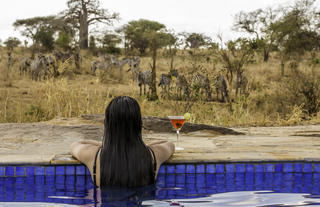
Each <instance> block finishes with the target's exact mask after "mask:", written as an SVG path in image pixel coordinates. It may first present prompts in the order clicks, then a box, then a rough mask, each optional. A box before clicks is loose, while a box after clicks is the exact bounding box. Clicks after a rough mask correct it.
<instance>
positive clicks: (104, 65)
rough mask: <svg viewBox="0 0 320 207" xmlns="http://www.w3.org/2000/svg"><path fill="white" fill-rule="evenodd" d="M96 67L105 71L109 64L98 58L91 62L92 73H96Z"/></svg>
mask: <svg viewBox="0 0 320 207" xmlns="http://www.w3.org/2000/svg"><path fill="white" fill-rule="evenodd" d="M97 69H100V70H103V71H106V70H108V69H110V64H109V63H108V62H101V61H99V60H94V61H92V62H91V72H92V73H93V75H95V74H96V70H97Z"/></svg>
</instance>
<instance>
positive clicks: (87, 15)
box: [62, 0, 119, 49]
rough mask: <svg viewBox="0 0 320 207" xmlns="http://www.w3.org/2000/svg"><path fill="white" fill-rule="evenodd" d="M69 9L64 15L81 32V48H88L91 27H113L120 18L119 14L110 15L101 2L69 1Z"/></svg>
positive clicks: (91, 0) (93, 0)
mask: <svg viewBox="0 0 320 207" xmlns="http://www.w3.org/2000/svg"><path fill="white" fill-rule="evenodd" d="M67 6H68V9H67V10H65V11H64V12H62V15H63V16H64V17H65V18H66V19H67V21H68V22H70V23H72V24H73V25H74V26H75V27H76V28H77V29H78V30H79V47H80V48H81V49H87V48H88V35H89V26H90V25H92V24H95V23H98V22H100V23H106V24H109V25H111V24H112V22H113V21H114V20H117V19H118V18H119V14H118V13H110V12H109V11H108V10H107V9H103V8H101V5H100V1H99V0H68V1H67Z"/></svg>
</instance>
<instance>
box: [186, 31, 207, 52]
mask: <svg viewBox="0 0 320 207" xmlns="http://www.w3.org/2000/svg"><path fill="white" fill-rule="evenodd" d="M184 36H185V41H186V47H188V48H191V49H193V48H200V47H202V46H208V45H209V44H210V43H211V39H210V38H209V37H207V36H205V35H204V34H199V33H191V34H189V33H186V34H184Z"/></svg>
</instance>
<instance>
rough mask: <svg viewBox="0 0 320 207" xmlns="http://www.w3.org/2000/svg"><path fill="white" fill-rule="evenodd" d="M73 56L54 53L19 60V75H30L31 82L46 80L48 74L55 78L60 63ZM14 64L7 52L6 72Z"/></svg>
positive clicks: (69, 53)
mask: <svg viewBox="0 0 320 207" xmlns="http://www.w3.org/2000/svg"><path fill="white" fill-rule="evenodd" d="M73 56H74V55H73V54H72V53H71V52H66V53H64V52H61V51H54V52H53V53H52V54H48V55H44V54H42V53H38V54H37V55H36V57H35V58H31V57H22V58H21V59H20V60H19V74H20V75H23V74H27V73H28V74H30V75H31V78H32V80H40V79H41V78H44V79H45V78H47V77H48V75H49V74H52V75H53V76H57V75H58V74H59V72H58V66H59V62H60V63H65V62H66V61H68V60H69V59H70V58H72V57H73ZM14 63H15V60H14V58H13V57H12V55H11V52H8V56H7V60H6V66H7V69H8V71H10V70H11V68H12V66H13V64H14Z"/></svg>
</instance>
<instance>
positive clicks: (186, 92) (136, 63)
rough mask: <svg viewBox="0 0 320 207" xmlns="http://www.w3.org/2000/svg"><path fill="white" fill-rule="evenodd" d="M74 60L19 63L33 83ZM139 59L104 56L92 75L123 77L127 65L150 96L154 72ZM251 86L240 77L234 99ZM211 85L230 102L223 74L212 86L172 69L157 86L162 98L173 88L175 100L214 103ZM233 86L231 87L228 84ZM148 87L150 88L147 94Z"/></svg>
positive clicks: (52, 57)
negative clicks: (116, 72)
mask: <svg viewBox="0 0 320 207" xmlns="http://www.w3.org/2000/svg"><path fill="white" fill-rule="evenodd" d="M70 59H72V60H73V59H74V61H75V63H76V62H77V60H78V61H79V56H76V55H75V54H72V52H61V51H54V52H53V53H52V54H48V55H44V54H42V53H38V54H37V55H36V57H35V58H33V59H31V58H29V57H23V58H21V59H20V61H19V72H20V75H22V74H26V73H29V74H31V77H32V80H40V79H41V78H46V77H47V76H48V75H49V74H51V75H53V76H54V77H56V76H58V75H59V71H58V67H59V63H65V62H68V60H70ZM6 62H7V68H8V69H9V70H10V68H11V67H12V65H13V63H14V61H13V58H12V55H11V53H9V52H8V56H7V61H6ZM140 62H141V58H140V57H127V58H123V59H118V58H117V56H115V55H110V54H104V55H99V57H98V59H97V60H94V61H92V62H91V72H92V75H95V74H96V71H97V70H102V71H103V72H106V73H108V72H109V71H110V70H111V69H112V68H118V69H119V72H120V77H121V78H122V76H123V68H124V66H125V65H126V64H128V66H129V69H128V70H127V72H129V71H131V72H132V80H133V82H137V83H138V86H139V89H140V93H139V94H140V96H141V95H142V91H143V93H144V94H145V95H146V94H147V93H148V94H149V93H150V88H151V87H152V72H151V70H146V71H140ZM247 84H248V79H247V77H246V75H245V73H244V72H241V73H237V76H236V81H235V95H236V96H237V95H238V92H240V95H241V94H243V93H245V91H246V87H247ZM212 85H213V87H214V88H215V92H216V96H217V98H216V99H217V100H218V101H222V102H225V101H229V100H230V99H229V90H228V84H227V81H226V79H225V77H224V76H223V75H222V74H219V75H216V76H215V77H214V78H213V81H212V84H211V81H210V80H209V78H208V76H205V75H203V74H200V73H196V74H195V75H193V76H191V78H189V79H188V80H187V78H186V77H185V76H184V75H183V74H180V73H179V71H178V70H176V69H171V70H170V71H169V72H168V73H166V74H161V75H160V77H159V84H158V86H159V87H161V94H162V96H163V97H164V96H166V97H169V96H170V94H172V93H171V90H172V88H175V89H176V98H177V99H178V100H182V99H185V100H190V99H191V98H192V97H194V98H201V96H202V94H205V99H206V100H207V101H212ZM229 85H230V84H229ZM146 87H148V88H149V90H148V92H147V91H146Z"/></svg>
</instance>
